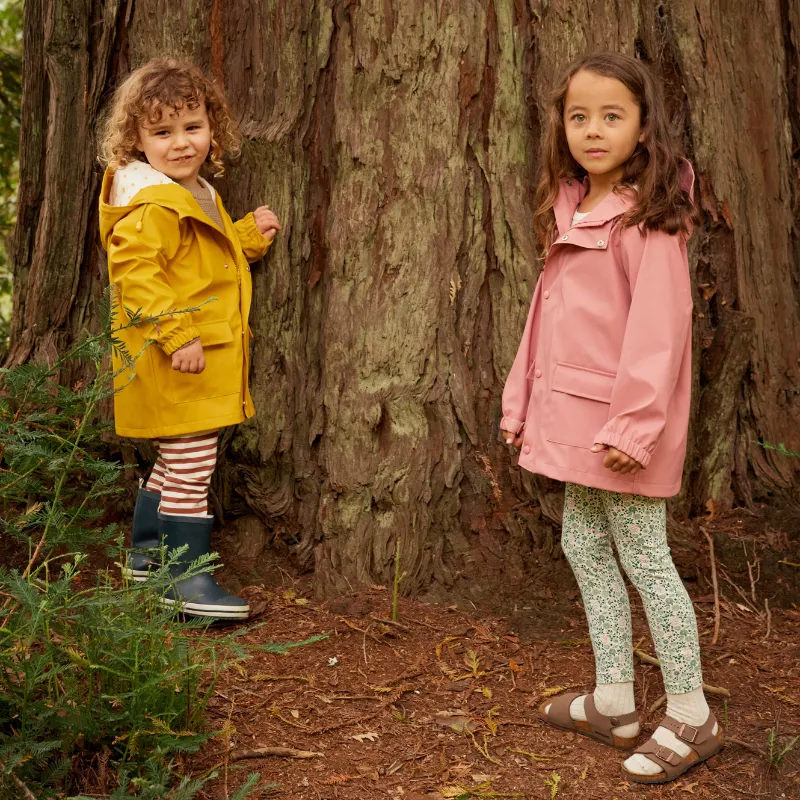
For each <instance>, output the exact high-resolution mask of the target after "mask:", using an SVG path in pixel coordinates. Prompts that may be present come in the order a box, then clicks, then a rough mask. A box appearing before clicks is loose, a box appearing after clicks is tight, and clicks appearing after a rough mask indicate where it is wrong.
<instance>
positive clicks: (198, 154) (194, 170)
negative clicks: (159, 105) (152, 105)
mask: <svg viewBox="0 0 800 800" xmlns="http://www.w3.org/2000/svg"><path fill="white" fill-rule="evenodd" d="M167 111H169V113H167ZM138 127H139V137H138V139H137V141H136V147H137V148H138V149H139V150H141V152H143V153H144V154H145V156H146V157H147V160H148V162H149V163H150V166H151V167H153V168H155V169H157V170H158V171H159V172H163V173H164V174H165V175H166V176H167V177H168V178H172V180H174V181H178V182H179V183H183V184H186V185H188V186H192V187H194V188H199V186H200V184H199V181H198V180H197V176H198V175H199V174H200V168H201V167H202V166H203V163H204V162H205V160H206V157H207V156H208V151H209V150H210V149H211V124H210V123H209V120H208V112H207V111H206V104H205V103H201V104H200V105H199V106H198V107H197V108H194V109H192V108H187V107H186V106H184V107H183V108H181V109H179V110H178V111H174V110H170V109H162V118H161V120H160V121H159V122H156V123H151V122H148V121H146V120H145V121H144V122H141V123H140V124H139V126H138Z"/></svg>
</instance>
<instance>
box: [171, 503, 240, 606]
mask: <svg viewBox="0 0 800 800" xmlns="http://www.w3.org/2000/svg"><path fill="white" fill-rule="evenodd" d="M213 526H214V518H213V517H198V516H189V515H183V514H163V513H161V512H160V511H159V512H158V532H159V535H160V536H161V537H162V538H163V540H164V546H165V547H166V550H167V552H169V551H170V550H175V549H177V548H178V547H183V545H188V549H187V550H186V551H185V552H184V553H183V555H182V556H180V561H176V562H173V563H172V564H171V565H170V574H171V575H172V577H173V578H178V577H180V576H181V575H183V573H185V572H186V571H187V570H188V569H189V566H190V565H191V563H192V562H193V561H197V559H198V558H200V557H201V556H204V555H207V554H208V553H210V552H211V529H212V527H213ZM162 602H163V603H164V604H166V605H170V606H175V608H176V610H179V611H180V612H181V613H183V614H185V615H186V616H187V617H203V618H206V619H209V620H231V619H233V620H236V619H247V617H248V616H249V614H250V606H249V605H248V603H247V601H246V600H241V599H240V598H238V597H236V596H235V595H232V594H228V593H227V592H226V591H225V590H224V589H223V588H221V587H220V586H219V584H218V583H217V582H216V580H214V576H213V575H212V574H211V573H208V572H204V573H202V574H200V575H194V576H192V577H191V578H185V579H184V580H179V581H176V583H175V584H174V585H173V586H172V587H171V588H170V589H169V590H167V592H166V593H165V594H164V597H163V598H162Z"/></svg>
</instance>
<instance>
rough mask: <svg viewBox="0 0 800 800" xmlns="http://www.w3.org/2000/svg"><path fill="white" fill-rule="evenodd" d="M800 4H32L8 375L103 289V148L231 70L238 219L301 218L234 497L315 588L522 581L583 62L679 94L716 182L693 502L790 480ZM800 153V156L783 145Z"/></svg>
mask: <svg viewBox="0 0 800 800" xmlns="http://www.w3.org/2000/svg"><path fill="white" fill-rule="evenodd" d="M799 43H800V3H798V1H797V0H783V2H779V0H761V2H758V0H757V2H756V4H755V6H754V4H753V3H752V2H750V3H745V2H744V0H736V1H734V0H728V1H727V2H723V0H716V2H715V1H714V0H676V2H672V3H663V2H655V0H640V1H639V2H636V0H615V1H614V2H611V0H605V1H604V2H601V1H596V0H578V1H577V2H576V0H552V1H551V2H544V1H542V2H533V0H531V2H529V3H526V2H524V0H460V1H459V2H458V3H451V2H447V1H446V0H403V2H399V0H362V2H345V0H329V1H328V2H325V1H324V0H296V2H278V0H241V2H237V3H235V4H231V3H228V4H223V3H222V0H194V2H185V3H173V2H167V0H135V1H134V0H127V2H124V1H123V0H105V1H104V2H103V0H94V2H90V0H27V2H26V32H25V89H24V91H25V96H24V110H23V130H22V139H23V146H22V160H21V169H22V184H21V189H20V201H19V202H20V206H19V224H18V228H17V232H16V234H15V238H14V243H13V255H14V262H15V278H16V284H15V286H16V291H15V306H14V325H13V330H12V344H11V350H10V355H9V359H10V360H11V361H12V362H20V361H24V360H26V359H29V358H42V357H45V358H52V357H53V355H54V354H55V353H56V352H57V351H58V350H59V349H61V348H63V347H64V346H65V345H66V343H67V342H69V340H70V339H71V338H72V337H73V336H74V335H75V332H76V330H77V329H78V328H79V327H80V326H82V325H85V324H91V321H92V319H93V315H94V309H95V307H96V303H97V299H98V297H99V295H100V292H101V291H102V286H103V275H102V259H100V258H99V257H98V246H97V235H96V216H95V204H96V199H97V189H98V175H99V172H98V170H97V169H94V168H93V150H92V144H91V136H92V132H93V131H94V129H95V128H96V125H97V119H98V112H99V111H100V110H101V100H104V99H107V96H108V92H109V90H110V89H111V88H112V87H113V85H115V83H116V82H117V80H118V79H119V78H120V77H121V76H122V75H123V74H124V73H125V72H126V71H127V70H129V69H130V68H131V67H135V66H138V65H139V64H141V63H142V62H143V61H145V60H146V59H148V58H150V57H152V56H155V55H160V54H163V53H164V52H170V53H178V54H182V55H184V56H186V57H189V58H192V59H194V60H196V61H198V62H199V63H201V64H202V65H203V66H204V67H206V68H208V69H209V70H211V71H213V73H214V74H215V75H216V76H217V77H218V78H219V79H220V80H221V81H222V82H223V83H224V85H225V87H226V89H227V91H228V95H229V98H230V102H231V105H232V108H233V109H234V112H235V114H236V116H237V118H238V119H239V120H240V122H241V125H242V129H243V132H244V134H245V137H246V144H245V147H244V151H243V154H242V157H241V158H240V159H239V160H238V161H236V162H234V163H232V164H231V165H230V168H229V170H228V173H227V176H226V178H225V179H224V181H222V183H221V186H220V188H221V191H222V192H223V196H224V197H225V199H226V203H227V205H228V208H229V210H230V211H231V212H232V213H233V214H234V215H236V214H242V213H244V212H245V211H247V210H248V209H250V208H251V207H253V206H254V205H255V204H258V203H262V202H267V203H269V204H270V205H271V206H272V207H273V208H275V209H276V210H277V211H278V213H279V215H280V217H281V220H282V222H283V225H284V227H283V232H282V233H281V234H280V236H279V238H278V242H277V245H276V246H275V247H273V249H272V251H271V254H270V256H269V259H268V261H267V262H266V263H265V264H263V265H262V266H261V267H260V268H259V269H258V270H257V272H256V275H255V279H254V283H255V300H254V318H253V328H254V330H255V334H256V346H255V352H254V358H253V376H252V377H253V389H254V392H253V393H254V397H255V400H256V405H257V407H258V409H259V414H258V416H257V417H256V419H255V420H254V421H251V422H250V423H248V424H246V425H242V426H240V427H239V429H238V430H236V431H235V432H233V433H232V434H229V435H228V437H226V440H225V441H226V445H227V450H226V458H225V460H224V462H223V464H222V466H221V470H220V475H219V477H218V480H217V483H216V487H217V493H218V495H219V497H220V499H221V500H222V504H223V505H224V506H225V507H226V508H229V509H231V508H232V509H235V510H236V509H238V510H244V508H245V506H247V507H249V508H250V509H251V510H252V511H253V512H254V513H255V514H257V515H258V516H259V517H260V518H261V519H262V520H263V521H264V522H265V524H266V525H267V526H268V528H269V529H270V532H271V533H272V534H274V535H276V536H278V537H279V538H280V540H281V541H282V542H284V543H288V544H289V545H290V547H291V549H292V550H293V552H294V553H295V555H296V558H297V559H298V562H299V563H300V564H301V565H305V566H311V565H312V564H313V566H314V568H315V572H316V585H317V589H318V591H319V592H320V593H321V594H331V593H336V592H339V591H343V590H347V589H348V588H349V587H351V586H356V585H357V584H365V583H376V582H383V581H386V580H387V579H388V578H389V576H390V574H391V571H392V559H393V554H394V550H395V543H396V541H397V537H400V539H401V543H402V546H401V566H402V569H403V570H404V571H405V572H406V573H407V576H406V578H405V581H404V583H403V587H404V591H406V592H415V591H419V590H420V589H423V588H433V589H438V590H439V591H449V590H451V589H453V588H454V587H455V588H457V589H459V590H464V591H466V590H468V589H470V588H472V587H484V588H490V589H491V587H492V581H493V580H494V578H495V577H496V576H499V575H500V574H502V575H503V580H504V581H505V582H507V583H513V582H514V581H516V580H522V579H523V578H524V574H525V570H526V569H528V568H529V567H530V562H529V561H526V560H525V558H524V556H525V554H526V553H528V552H529V551H530V549H531V546H532V545H533V546H534V547H535V548H545V549H547V548H548V547H549V546H550V541H551V537H550V536H549V528H550V524H549V523H550V522H553V521H555V520H557V518H558V515H559V503H558V500H557V497H558V495H557V492H556V488H557V487H555V486H554V485H553V483H552V482H550V481H546V480H542V479H537V478H534V477H532V476H530V475H528V474H521V473H520V471H519V470H518V468H516V467H514V466H513V465H512V459H511V458H510V457H509V453H508V452H507V450H506V448H505V447H504V446H502V445H501V444H500V443H499V442H498V438H497V421H498V419H499V416H500V394H501V391H502V385H503V380H504V378H505V375H506V373H507V371H508V369H509V367H510V365H511V362H512V360H513V357H514V353H515V350H516V347H517V344H518V342H519V337H520V334H521V330H522V326H523V323H524V319H525V315H526V312H527V307H528V303H529V301H530V298H531V294H532V292H533V287H534V284H535V281H536V279H537V277H538V272H539V269H540V265H539V264H538V263H537V261H536V258H535V253H534V246H533V238H532V233H531V220H532V213H533V208H532V188H533V187H534V185H535V182H536V175H537V167H536V152H537V146H538V141H539V136H540V129H541V121H540V116H541V108H542V103H543V102H544V101H545V98H546V94H547V92H548V89H549V87H550V86H551V85H552V83H553V81H554V78H555V76H556V75H557V74H558V73H559V72H560V71H561V70H562V69H563V67H564V66H565V65H566V64H567V62H568V61H569V60H571V59H572V58H574V57H575V56H577V55H579V54H581V53H583V52H585V51H587V50H590V49H592V50H594V49H614V50H616V49H618V50H621V51H623V52H627V53H631V54H636V55H638V56H640V57H641V58H643V59H645V60H647V61H648V62H650V63H651V64H652V65H653V67H654V69H655V71H656V72H657V73H658V74H659V75H660V76H661V77H662V78H663V80H664V82H665V84H666V87H667V93H668V101H669V108H670V111H671V113H672V115H673V118H674V129H675V132H676V135H678V136H680V137H682V140H683V144H684V147H685V149H686V152H687V155H689V156H690V157H691V158H692V159H693V161H694V163H695V164H696V166H697V170H698V175H699V193H698V194H699V198H700V203H701V206H702V212H703V223H702V224H701V225H700V226H699V227H698V229H697V234H696V236H695V238H694V240H693V246H692V248H691V252H692V268H693V270H694V272H695V274H696V278H697V281H696V283H697V294H696V317H697V322H696V326H695V341H696V347H695V352H696V376H697V380H696V392H695V409H696V416H695V420H696V421H695V423H694V427H693V434H692V437H691V448H690V457H689V459H688V460H687V469H686V474H687V480H686V482H685V489H684V491H683V493H682V495H681V496H680V497H679V499H678V500H677V502H676V504H675V509H676V510H678V511H682V512H689V511H690V510H692V509H699V508H703V507H704V506H706V505H707V503H709V501H710V502H712V503H713V504H714V506H716V507H720V508H725V507H730V506H731V505H732V504H733V503H735V502H739V503H744V504H749V503H751V502H752V501H753V499H754V498H762V497H766V496H769V495H773V494H780V495H784V496H786V495H787V494H789V493H790V492H792V491H796V489H797V484H798V466H800V465H798V463H796V462H793V461H791V460H789V459H786V458H785V457H783V456H780V455H777V454H774V453H772V452H770V451H767V450H764V449H763V448H761V447H760V446H759V444H758V442H759V440H766V441H771V442H775V443H777V442H785V443H786V444H787V445H788V446H794V447H795V449H797V448H798V447H800V395H799V392H800V375H799V371H800V366H799V365H798V357H800V288H799V287H800V264H799V263H798V262H799V258H798V256H799V255H800V231H798V222H797V220H798V213H797V212H798V205H799V201H798V198H799V196H800V192H799V190H798V186H799V184H800V181H799V180H798V163H797V148H798V145H799V144H800V116H799V115H800V111H798V108H800V86H799V83H798V74H797V73H798V60H799V58H800V55H799V52H798V44H799ZM793 154H794V155H793Z"/></svg>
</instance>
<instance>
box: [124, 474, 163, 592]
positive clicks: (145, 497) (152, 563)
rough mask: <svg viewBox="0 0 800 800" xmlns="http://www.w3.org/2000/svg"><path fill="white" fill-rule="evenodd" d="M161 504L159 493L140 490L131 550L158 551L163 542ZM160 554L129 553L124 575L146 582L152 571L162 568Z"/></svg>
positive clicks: (134, 518)
mask: <svg viewBox="0 0 800 800" xmlns="http://www.w3.org/2000/svg"><path fill="white" fill-rule="evenodd" d="M160 502H161V494H160V493H159V492H150V491H148V490H147V489H139V494H138V495H137V496H136V505H135V506H134V509H133V526H132V528H131V550H158V549H159V548H160V547H161V540H160V539H159V536H158V504H159V503H160ZM159 558H160V556H159V554H158V553H156V554H153V555H148V554H146V553H141V552H136V553H128V558H127V560H126V563H125V566H124V567H123V568H122V574H123V575H124V576H125V577H126V578H128V579H132V580H134V581H146V580H147V578H148V576H149V575H150V570H156V569H158V568H159V567H160V566H161V563H160V561H159Z"/></svg>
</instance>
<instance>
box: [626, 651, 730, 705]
mask: <svg viewBox="0 0 800 800" xmlns="http://www.w3.org/2000/svg"><path fill="white" fill-rule="evenodd" d="M633 654H634V655H635V656H636V657H637V658H638V659H639V660H640V661H644V663H645V664H652V666H654V667H660V666H661V662H660V661H659V660H658V659H657V658H653V656H651V655H648V654H647V653H645V652H644V651H643V650H639V649H638V648H636V647H634V649H633ZM703 691H704V692H707V693H708V694H713V695H715V696H716V697H730V696H731V693H730V691H729V690H728V689H725V688H724V687H722V686H711V685H710V684H708V683H704V684H703Z"/></svg>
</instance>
